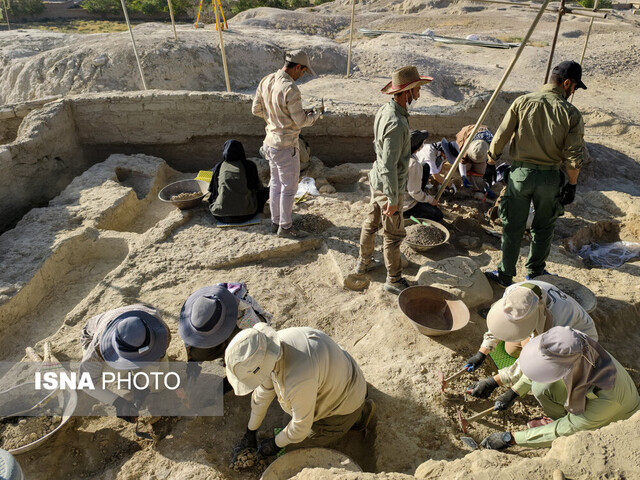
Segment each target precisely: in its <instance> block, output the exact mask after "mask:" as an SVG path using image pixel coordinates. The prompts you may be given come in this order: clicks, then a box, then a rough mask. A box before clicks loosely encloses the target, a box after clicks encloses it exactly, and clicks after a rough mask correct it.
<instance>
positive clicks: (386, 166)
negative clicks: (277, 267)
mask: <svg viewBox="0 0 640 480" xmlns="http://www.w3.org/2000/svg"><path fill="white" fill-rule="evenodd" d="M432 80H433V79H432V78H431V77H425V76H421V75H420V74H419V73H418V69H417V68H416V67H415V66H413V65H411V66H407V67H402V68H400V69H398V70H396V71H395V72H393V75H392V80H391V82H389V83H388V84H387V85H385V86H384V88H382V93H385V94H388V95H393V98H392V99H391V101H390V102H388V103H386V104H384V105H383V106H382V107H380V109H379V110H378V113H377V114H376V118H375V121H374V126H373V133H374V141H373V145H374V149H375V152H376V160H375V162H374V164H373V168H372V169H371V171H370V172H369V185H370V188H371V201H370V203H369V210H368V212H367V218H366V220H365V221H364V223H363V225H362V232H361V234H360V256H359V257H358V262H357V264H356V267H355V271H354V273H355V274H364V273H367V271H369V270H370V267H371V266H372V258H373V257H372V256H373V251H374V248H375V236H376V232H377V231H378V230H379V229H380V226H382V232H383V238H384V240H383V250H384V252H383V253H384V263H385V267H386V268H387V279H386V282H385V284H384V289H385V290H386V291H388V292H390V293H393V294H396V295H397V294H399V293H400V292H401V291H402V290H404V289H405V288H407V287H408V286H409V284H408V283H407V281H406V279H404V278H403V277H402V259H401V256H400V244H401V243H402V239H403V238H404V237H405V236H406V233H405V230H404V219H403V217H402V200H403V194H404V191H405V189H406V184H407V172H408V169H409V158H410V157H411V139H410V133H409V132H410V130H409V112H408V109H409V107H410V106H413V105H415V102H416V101H417V100H418V99H419V98H420V87H421V86H422V85H426V84H427V83H429V82H431V81H432Z"/></svg>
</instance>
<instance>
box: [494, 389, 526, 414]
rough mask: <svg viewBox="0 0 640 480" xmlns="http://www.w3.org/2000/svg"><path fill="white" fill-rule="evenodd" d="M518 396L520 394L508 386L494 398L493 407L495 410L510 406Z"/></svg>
mask: <svg viewBox="0 0 640 480" xmlns="http://www.w3.org/2000/svg"><path fill="white" fill-rule="evenodd" d="M519 396H520V395H518V394H517V393H516V392H515V391H514V390H513V389H512V388H510V389H509V390H507V391H506V392H504V393H503V394H502V395H500V396H499V397H498V398H496V403H495V404H494V406H493V409H494V410H496V411H499V410H506V409H507V408H509V407H511V405H513V402H515V401H516V398H518V397H519Z"/></svg>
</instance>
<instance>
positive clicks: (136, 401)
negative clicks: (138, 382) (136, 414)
mask: <svg viewBox="0 0 640 480" xmlns="http://www.w3.org/2000/svg"><path fill="white" fill-rule="evenodd" d="M150 393H151V391H150V390H149V388H145V389H143V390H138V389H137V388H136V389H135V390H133V405H134V406H135V407H136V409H138V410H139V409H140V408H142V406H143V405H144V401H145V400H146V399H147V397H148V396H149V394H150Z"/></svg>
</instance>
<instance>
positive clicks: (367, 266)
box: [353, 257, 381, 275]
mask: <svg viewBox="0 0 640 480" xmlns="http://www.w3.org/2000/svg"><path fill="white" fill-rule="evenodd" d="M380 265H381V262H379V261H377V260H374V258H373V257H371V258H370V259H369V261H368V262H366V263H365V261H364V260H363V259H362V258H358V262H357V263H356V268H354V269H353V273H355V274H356V275H364V274H365V273H369V272H371V271H373V270H375V269H376V268H378V267H379V266H380Z"/></svg>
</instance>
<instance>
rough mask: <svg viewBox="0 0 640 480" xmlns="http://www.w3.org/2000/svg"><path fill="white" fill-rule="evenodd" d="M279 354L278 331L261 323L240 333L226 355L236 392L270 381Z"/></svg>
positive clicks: (241, 393) (243, 392)
mask: <svg viewBox="0 0 640 480" xmlns="http://www.w3.org/2000/svg"><path fill="white" fill-rule="evenodd" d="M279 357H280V339H279V338H278V332H276V331H275V330H274V329H273V328H271V327H270V326H268V325H267V324H266V323H258V324H256V325H254V326H253V328H247V329H245V330H243V331H241V332H240V333H238V334H237V335H236V336H235V337H234V338H233V340H232V341H231V343H229V346H228V347H227V349H226V351H225V355H224V361H225V364H226V367H225V370H226V372H227V380H229V383H230V384H231V386H232V387H233V391H234V392H235V394H236V395H247V394H249V393H251V392H253V391H254V390H255V389H256V388H257V387H258V386H259V385H260V384H262V383H263V382H265V381H267V380H268V379H269V377H270V376H271V372H272V371H273V368H274V367H275V365H276V362H277V361H278V358H279Z"/></svg>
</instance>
